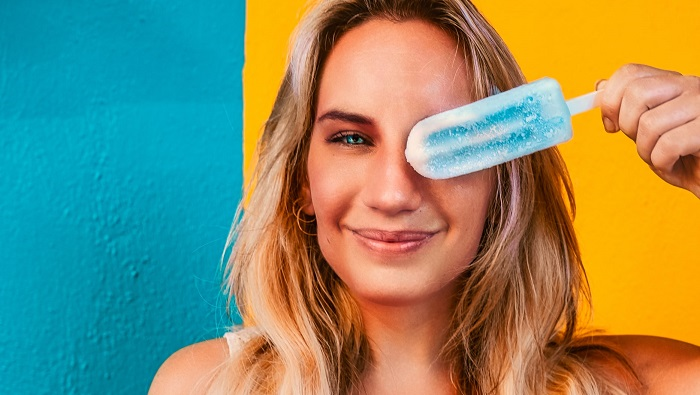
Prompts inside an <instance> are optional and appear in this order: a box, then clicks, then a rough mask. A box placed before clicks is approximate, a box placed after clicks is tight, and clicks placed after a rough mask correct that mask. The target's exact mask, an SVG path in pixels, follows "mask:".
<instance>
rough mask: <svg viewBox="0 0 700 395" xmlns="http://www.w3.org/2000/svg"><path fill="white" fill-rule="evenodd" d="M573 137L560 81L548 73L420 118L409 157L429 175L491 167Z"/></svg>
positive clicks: (410, 140) (408, 149) (444, 175)
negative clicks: (479, 98)
mask: <svg viewBox="0 0 700 395" xmlns="http://www.w3.org/2000/svg"><path fill="white" fill-rule="evenodd" d="M570 138H571V115H570V113H569V109H568V107H567V106H566V102H565V100H564V96H563V95H562V93H561V89H560V88H559V84H558V83H557V82H556V81H555V80H553V79H551V78H544V79H541V80H538V81H535V82H532V83H530V84H527V85H523V86H520V87H517V88H514V89H511V90H509V91H506V92H504V93H500V94H498V95H494V96H490V97H488V98H486V99H483V100H479V101H476V102H474V103H471V104H469V105H466V106H464V107H460V108H456V109H453V110H449V111H445V112H443V113H440V114H436V115H434V116H431V117H428V118H426V119H424V120H422V121H420V122H419V123H418V124H416V126H415V127H414V128H413V130H412V131H411V133H410V134H409V136H408V142H407V144H406V159H407V160H408V161H409V163H411V165H412V166H413V167H414V168H415V169H416V171H417V172H418V173H419V174H421V175H423V176H425V177H428V178H435V179H442V178H450V177H456V176H459V175H463V174H468V173H471V172H474V171H478V170H482V169H486V168H489V167H492V166H495V165H498V164H501V163H504V162H507V161H509V160H512V159H515V158H518V157H521V156H524V155H527V154H531V153H533V152H536V151H539V150H542V149H545V148H548V147H551V146H554V145H556V144H559V143H562V142H564V141H567V140H569V139H570Z"/></svg>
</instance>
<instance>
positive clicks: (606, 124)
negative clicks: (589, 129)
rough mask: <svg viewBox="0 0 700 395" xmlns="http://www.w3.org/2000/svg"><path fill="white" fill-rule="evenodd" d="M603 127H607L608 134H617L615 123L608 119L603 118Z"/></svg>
mask: <svg viewBox="0 0 700 395" xmlns="http://www.w3.org/2000/svg"><path fill="white" fill-rule="evenodd" d="M603 126H604V127H605V131H606V132H608V133H615V132H617V128H616V127H615V123H614V122H613V121H611V120H610V119H609V118H607V117H603Z"/></svg>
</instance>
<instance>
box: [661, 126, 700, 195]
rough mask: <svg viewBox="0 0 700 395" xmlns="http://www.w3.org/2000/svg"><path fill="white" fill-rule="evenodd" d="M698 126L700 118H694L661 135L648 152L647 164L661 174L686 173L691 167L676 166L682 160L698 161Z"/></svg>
mask: <svg viewBox="0 0 700 395" xmlns="http://www.w3.org/2000/svg"><path fill="white" fill-rule="evenodd" d="M699 128H700V120H698V119H695V120H693V121H692V122H688V123H686V124H684V125H681V126H679V127H677V128H675V129H673V130H670V131H668V132H666V133H664V134H663V135H661V136H660V137H659V138H658V141H657V142H656V144H655V145H654V146H653V149H652V150H651V152H650V153H649V158H650V162H649V164H650V165H651V166H652V167H653V168H654V169H655V170H656V171H657V173H661V175H671V174H674V173H675V174H678V175H682V174H688V173H689V172H690V171H691V169H678V168H677V167H678V166H683V165H684V162H683V161H682V160H686V161H693V162H694V163H696V162H700V133H698V129H699ZM677 182H678V181H677ZM673 184H675V185H676V186H681V187H682V186H683V185H679V184H680V182H678V183H676V182H673Z"/></svg>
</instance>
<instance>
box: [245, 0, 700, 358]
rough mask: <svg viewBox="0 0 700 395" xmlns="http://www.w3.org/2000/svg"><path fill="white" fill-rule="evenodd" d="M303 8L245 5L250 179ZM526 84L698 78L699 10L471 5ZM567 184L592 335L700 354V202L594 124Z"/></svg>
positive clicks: (671, 5) (572, 145) (578, 128)
mask: <svg viewBox="0 0 700 395" xmlns="http://www.w3.org/2000/svg"><path fill="white" fill-rule="evenodd" d="M304 4H305V1H302V0H287V1H285V2H281V1H280V2H277V1H275V2H271V1H257V0H256V1H251V2H248V19H247V34H246V66H245V72H244V90H245V106H244V107H245V114H244V119H245V136H244V141H245V157H246V166H247V168H246V170H247V171H248V172H249V170H250V160H251V158H252V156H253V155H252V152H253V149H254V144H255V139H256V136H257V134H258V132H259V130H260V127H261V125H262V124H263V122H264V121H265V118H266V116H267V115H268V114H269V111H270V108H271V106H272V101H273V99H274V96H275V93H276V89H277V86H278V84H279V81H280V79H281V75H282V71H283V67H284V62H285V59H286V47H287V44H288V37H289V34H290V32H291V30H292V29H293V27H294V25H295V24H296V23H297V21H298V20H299V17H300V15H301V14H300V10H301V9H302V8H303V5H304ZM475 4H476V5H477V6H478V7H479V8H480V10H481V11H482V13H483V14H484V15H485V16H486V17H487V19H488V20H489V21H490V22H491V23H492V24H493V25H494V26H495V28H496V30H498V31H499V32H500V33H501V35H502V36H503V38H504V40H505V41H506V43H507V44H508V45H509V46H510V48H511V50H512V51H513V53H514V54H515V56H516V58H517V59H518V61H519V62H520V64H521V66H522V68H523V70H524V71H525V74H526V76H527V77H528V80H534V79H537V78H539V77H543V76H550V77H554V78H556V79H557V80H558V81H559V82H560V83H561V85H562V86H563V89H564V94H565V96H567V97H573V96H575V95H579V94H583V93H586V92H588V91H590V90H592V89H593V85H594V82H595V81H596V80H597V79H599V78H605V77H607V76H609V75H610V74H611V73H612V72H613V71H614V70H615V69H616V68H617V67H619V66H620V65H622V64H624V63H630V62H635V63H646V64H651V65H654V66H656V67H660V68H670V69H674V70H677V71H680V72H682V73H686V74H694V75H700V23H698V22H697V21H698V19H697V18H698V15H700V2H698V1H696V0H684V1H670V2H661V1H658V0H655V1H651V0H637V1H634V2H632V1H610V0H607V1H603V0H589V1H586V2H573V1H560V0H539V1H529V2H523V1H520V0H503V1H496V0H491V1H487V0H475ZM560 148H561V150H562V152H563V154H564V156H565V158H566V160H567V163H568V165H569V170H570V172H571V176H572V178H573V180H574V187H575V190H576V196H577V202H578V216H577V219H576V228H577V230H578V235H579V239H580V242H581V246H582V252H583V258H584V263H585V265H586V268H587V271H588V276H589V281H590V284H591V288H592V292H593V303H594V314H593V325H594V326H596V327H599V328H603V329H606V330H608V331H610V332H613V333H644V334H653V335H661V336H667V337H672V338H676V339H681V340H685V341H689V342H692V343H695V344H700V201H699V200H698V199H696V198H695V197H693V196H692V195H691V194H690V193H689V192H685V191H683V190H679V189H677V188H673V187H670V186H668V185H666V184H665V183H664V182H663V181H661V180H660V179H658V178H657V177H656V176H655V175H654V174H653V173H652V172H651V171H650V170H649V169H648V168H647V166H646V164H645V163H644V162H642V161H641V160H640V159H639V158H638V157H637V154H636V150H635V148H634V146H633V144H632V143H631V142H630V141H629V140H627V139H626V138H625V137H624V136H623V135H621V134H616V135H607V134H606V133H605V131H604V130H603V128H602V126H601V124H600V120H599V115H598V113H597V112H590V113H587V114H582V115H579V116H576V117H575V118H574V139H573V140H572V141H570V142H568V143H565V144H563V145H561V146H560Z"/></svg>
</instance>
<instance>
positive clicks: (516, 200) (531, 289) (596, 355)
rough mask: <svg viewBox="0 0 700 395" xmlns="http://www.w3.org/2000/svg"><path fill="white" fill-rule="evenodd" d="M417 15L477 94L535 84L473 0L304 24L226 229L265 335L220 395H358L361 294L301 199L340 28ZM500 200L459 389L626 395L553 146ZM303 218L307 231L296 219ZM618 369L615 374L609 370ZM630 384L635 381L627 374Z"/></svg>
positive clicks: (311, 19) (221, 380)
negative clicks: (240, 202)
mask: <svg viewBox="0 0 700 395" xmlns="http://www.w3.org/2000/svg"><path fill="white" fill-rule="evenodd" d="M377 18H379V19H386V20H390V21H395V22H401V21H405V20H411V19H418V20H423V21H426V22H428V23H431V24H433V25H435V26H437V27H439V28H441V29H442V30H443V31H445V32H447V33H448V34H450V35H451V36H452V37H453V38H454V39H455V41H456V43H457V45H458V46H459V48H460V49H461V51H462V54H463V55H464V58H465V61H466V64H467V65H468V73H469V76H468V77H469V78H470V79H471V80H472V81H473V85H472V89H473V91H472V92H471V95H472V96H471V97H473V98H475V99H479V98H483V97H486V96H488V95H489V94H491V93H492V92H494V91H506V90H508V89H511V88H513V87H515V86H518V85H521V84H523V83H525V79H524V77H523V75H522V72H521V71H520V68H519V67H518V65H517V63H516V62H515V60H514V58H513V56H512V55H511V53H510V52H509V50H508V48H507V47H506V45H505V44H504V43H503V41H502V40H501V38H500V37H499V36H498V34H497V33H496V31H495V30H494V29H493V28H492V27H491V26H490V25H489V23H488V22H487V21H486V20H485V19H484V18H483V16H482V15H481V14H480V13H479V12H478V11H477V9H476V8H475V7H474V5H472V4H471V3H470V2H469V1H468V0H325V1H321V2H320V3H319V4H317V5H316V6H315V7H314V8H312V9H311V10H310V12H309V13H308V14H307V15H306V17H305V18H304V19H303V21H302V22H301V24H300V25H299V27H298V29H297V31H296V34H295V40H294V42H293V45H292V49H291V53H290V56H289V63H288V66H287V70H286V73H285V76H284V80H283V81H282V84H281V87H280V89H279V93H278V95H277V98H276V101H275V104H274V107H273V109H272V113H271V115H270V117H269V119H268V120H267V122H266V124H265V127H264V132H263V134H262V137H261V139H260V141H259V145H258V162H257V166H256V170H255V173H254V188H248V190H247V192H246V198H245V199H244V200H247V201H248V203H247V205H246V206H245V209H243V206H241V207H239V210H238V213H237V215H236V221H234V226H233V228H232V230H231V234H230V237H229V243H230V246H231V254H230V258H229V259H228V261H227V264H226V269H225V273H226V281H225V285H226V291H227V292H228V294H229V295H230V296H229V302H230V303H233V302H235V304H236V305H237V307H238V309H239V311H240V313H241V316H242V317H243V324H244V326H245V327H254V328H255V333H256V335H255V336H253V337H252V339H250V340H249V341H247V342H245V343H244V344H243V345H242V347H241V349H240V350H239V351H238V352H236V353H233V354H232V355H231V356H230V357H229V360H227V361H226V363H224V364H223V365H222V366H221V368H220V369H219V371H218V373H217V375H216V376H215V379H214V380H213V381H212V382H211V383H209V384H210V387H209V388H210V392H211V393H220V394H224V393H226V394H244V393H245V394H248V393H254V394H272V393H275V394H327V395H330V394H347V393H358V392H360V393H361V392H362V385H361V380H362V376H363V372H364V370H365V368H366V367H367V366H368V364H369V363H371V356H370V355H371V354H370V345H369V343H368V340H367V338H366V336H365V334H364V330H363V324H362V320H361V316H360V312H359V310H358V307H357V305H356V304H355V302H354V300H353V298H352V297H351V296H350V294H349V292H348V290H347V289H346V287H345V285H344V284H343V282H342V281H341V280H340V279H339V278H338V277H337V275H336V274H335V273H334V272H333V270H332V269H331V268H330V266H329V265H328V264H327V263H326V262H325V260H324V258H323V256H322V254H321V252H320V249H319V246H318V243H317V240H316V237H315V236H314V234H315V224H314V222H313V220H312V219H311V218H306V217H304V215H303V213H300V206H299V204H300V197H301V189H302V187H303V186H304V185H305V183H306V180H307V174H306V161H307V154H308V149H309V140H310V134H311V130H312V126H313V120H314V115H315V109H314V105H315V100H316V95H317V91H318V84H319V79H320V72H321V69H322V67H323V64H324V62H325V60H326V58H327V57H328V55H329V52H330V51H331V50H332V49H333V47H334V45H335V43H336V42H337V41H338V39H339V38H340V37H341V36H343V34H345V33H346V32H348V31H349V30H351V29H353V28H354V27H356V26H359V25H361V24H362V23H364V22H366V21H368V20H370V19H377ZM496 174H497V183H496V184H497V185H496V191H495V198H494V199H493V201H492V202H491V204H490V208H489V211H488V215H487V219H486V223H485V227H484V233H483V236H482V239H481V243H480V246H479V251H478V253H477V256H476V258H475V259H474V261H473V262H472V263H471V265H469V268H468V269H467V270H466V271H465V272H464V273H463V274H462V275H461V276H460V278H459V281H460V285H461V286H460V288H459V289H460V291H459V292H460V294H459V295H457V300H458V302H457V305H456V308H455V310H454V314H453V317H452V321H451V332H450V333H451V336H450V337H449V339H448V341H447V342H446V344H445V345H444V348H443V353H442V355H443V357H444V358H445V360H446V361H447V362H448V364H449V366H451V377H452V379H453V384H454V385H455V387H456V389H457V391H458V392H459V393H463V394H545V393H557V394H559V393H567V394H623V393H631V392H633V390H634V388H633V387H634V385H628V384H629V383H630V382H632V383H634V380H627V379H624V380H623V379H621V378H620V377H621V376H620V374H611V373H606V372H608V371H609V370H608V369H607V368H605V367H604V366H603V364H601V363H600V362H601V361H613V362H614V363H615V364H617V366H619V367H620V369H617V371H618V372H623V373H626V374H627V376H629V377H632V379H634V373H633V372H632V370H631V368H630V367H629V364H627V363H626V362H625V360H624V358H623V357H622V356H621V355H620V354H619V353H617V352H615V351H614V350H612V349H611V348H609V347H607V346H604V345H603V344H598V343H596V342H595V337H591V336H584V334H582V333H581V332H580V325H579V323H578V321H577V320H578V319H579V309H580V308H581V306H582V304H585V303H588V300H589V297H588V296H589V289H588V284H587V280H586V277H585V272H584V269H583V266H582V264H581V257H580V252H579V247H578V244H577V240H576V236H575V234H574V228H573V216H574V213H575V204H574V198H573V194H572V188H571V182H570V180H569V176H568V173H567V171H566V167H565V165H564V163H563V161H562V158H561V157H560V154H559V152H558V151H557V149H556V148H550V149H547V150H545V151H541V152H537V153H535V154H532V155H529V156H526V157H523V158H520V159H516V160H513V161H511V162H508V163H506V164H503V165H500V166H497V167H496ZM299 218H301V221H300V220H299ZM605 366H609V365H605ZM622 376H625V374H623V375H622Z"/></svg>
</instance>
